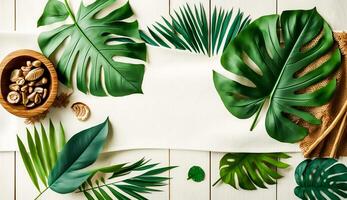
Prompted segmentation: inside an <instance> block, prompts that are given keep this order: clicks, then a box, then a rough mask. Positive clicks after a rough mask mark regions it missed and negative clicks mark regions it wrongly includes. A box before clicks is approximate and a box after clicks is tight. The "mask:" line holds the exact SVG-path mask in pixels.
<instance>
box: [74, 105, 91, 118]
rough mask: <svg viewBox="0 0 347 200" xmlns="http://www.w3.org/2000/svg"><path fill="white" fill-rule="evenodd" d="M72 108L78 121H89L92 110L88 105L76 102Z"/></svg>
mask: <svg viewBox="0 0 347 200" xmlns="http://www.w3.org/2000/svg"><path fill="white" fill-rule="evenodd" d="M71 108H72V110H73V112H74V113H75V115H76V117H77V119H78V120H81V121H85V120H87V119H88V117H89V115H90V110H89V107H88V106H87V105H86V104H84V103H82V102H76V103H74V104H72V106H71Z"/></svg>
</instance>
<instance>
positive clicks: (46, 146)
mask: <svg viewBox="0 0 347 200" xmlns="http://www.w3.org/2000/svg"><path fill="white" fill-rule="evenodd" d="M40 126H41V131H40V132H41V133H39V132H38V130H37V128H36V126H34V127H33V132H34V134H32V133H31V132H30V131H29V130H28V129H27V130H26V131H27V143H28V150H27V149H26V148H25V145H24V143H23V142H22V140H21V139H20V138H19V137H18V136H17V143H18V148H19V152H20V154H21V157H22V160H23V163H24V165H25V168H26V170H27V172H28V174H29V176H30V178H31V181H32V182H33V184H34V185H35V187H36V188H37V189H38V190H39V191H40V183H41V184H42V185H44V186H45V187H46V186H47V180H48V176H49V174H50V172H51V170H52V167H51V166H53V163H55V162H56V159H55V160H54V159H53V158H52V153H51V150H52V148H51V147H50V144H54V142H52V140H56V139H57V138H65V133H64V132H62V131H59V132H57V133H56V134H52V135H51V136H50V137H49V139H48V138H47V135H46V130H45V127H44V126H43V125H42V124H40ZM49 127H50V129H51V131H53V132H55V129H54V126H53V123H52V122H51V121H50V125H49ZM61 127H62V125H61ZM33 137H34V139H33ZM39 180H40V183H39Z"/></svg>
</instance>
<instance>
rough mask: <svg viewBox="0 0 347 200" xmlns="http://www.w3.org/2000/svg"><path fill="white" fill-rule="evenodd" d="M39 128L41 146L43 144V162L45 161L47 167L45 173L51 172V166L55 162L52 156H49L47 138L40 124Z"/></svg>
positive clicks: (49, 150) (49, 149)
mask: <svg viewBox="0 0 347 200" xmlns="http://www.w3.org/2000/svg"><path fill="white" fill-rule="evenodd" d="M40 126H41V136H42V144H43V152H44V154H45V158H46V159H45V160H46V166H47V171H49V172H50V171H51V170H52V168H53V165H54V163H55V161H56V160H53V158H52V155H51V148H50V145H49V141H48V137H47V134H46V130H45V127H44V126H43V125H42V123H41V124H40Z"/></svg>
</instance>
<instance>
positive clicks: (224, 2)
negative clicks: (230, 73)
mask: <svg viewBox="0 0 347 200" xmlns="http://www.w3.org/2000/svg"><path fill="white" fill-rule="evenodd" d="M71 1H80V0H71ZM130 1H131V3H132V6H133V7H134V10H135V11H136V12H137V15H138V18H139V19H140V20H139V21H140V23H141V28H144V27H145V26H146V25H150V24H152V23H153V22H154V21H156V20H158V19H159V17H160V16H161V15H164V16H167V15H168V13H169V12H170V10H172V9H174V8H177V7H178V6H180V5H182V4H184V3H185V2H189V3H197V2H202V3H203V4H204V5H205V6H206V8H209V7H214V6H215V5H219V6H223V7H224V8H232V7H235V8H240V9H241V10H242V11H244V12H245V13H246V14H250V15H251V16H252V18H253V19H254V18H257V17H259V16H261V15H265V14H271V13H276V12H277V13H278V12H281V11H282V10H287V9H298V8H305V9H306V8H312V7H314V6H316V7H317V8H318V10H319V12H320V13H321V14H322V15H323V16H324V17H325V18H326V20H327V21H328V22H329V23H330V24H331V25H332V26H333V28H334V29H335V30H347V23H346V17H347V12H345V11H346V9H347V1H345V0H305V1H302V0H130ZM45 2H46V1H45V0H0V31H30V30H33V29H34V28H35V27H36V20H37V19H38V16H39V14H40V13H41V9H42V8H43V4H44V3H45ZM0 45H1V44H0ZM0 134H1V133H0ZM13 134H15V133H13ZM192 142H197V141H192ZM223 155H224V153H217V152H195V151H183V150H170V149H165V150H131V151H125V152H116V153H112V154H108V155H103V157H104V158H108V162H109V163H115V162H121V161H135V160H137V159H140V158H142V157H146V158H150V159H152V160H153V161H154V162H161V163H162V165H175V166H179V168H176V169H174V170H172V171H171V172H170V176H171V177H172V179H171V180H170V181H169V184H168V185H167V186H166V187H163V188H162V189H163V192H160V193H154V194H150V195H147V197H148V198H149V199H154V200H166V199H170V200H191V199H197V200H211V199H212V200H224V199H225V200H226V199H236V200H242V199H248V200H251V199H266V200H275V199H277V200H291V199H297V198H296V197H295V196H294V193H293V189H294V187H295V181H294V177H293V173H294V170H295V167H296V166H297V164H298V163H299V162H301V161H302V160H303V157H302V156H301V154H300V153H294V154H291V156H292V158H291V159H289V160H286V161H287V162H288V163H289V164H291V165H292V166H291V167H290V168H289V169H286V170H281V171H280V173H282V174H283V175H284V176H285V177H284V178H283V179H280V180H279V181H278V183H277V185H273V186H270V187H269V188H268V189H259V190H256V191H242V190H235V189H233V188H231V187H229V186H226V185H223V184H219V185H217V186H215V187H212V186H211V184H213V182H214V181H216V180H217V179H218V178H219V170H218V165H219V160H220V158H221V157H222V156H223ZM341 161H342V162H344V163H347V158H343V159H341ZM193 165H199V166H201V167H202V168H203V169H204V170H205V172H206V179H205V181H203V182H201V183H194V182H192V181H187V180H186V179H187V171H188V169H189V168H190V167H191V166H193ZM168 175H169V174H168ZM36 194H37V193H36V190H35V188H34V187H33V186H32V184H31V182H30V179H29V177H28V175H27V174H26V171H25V167H24V166H23V163H22V161H21V158H20V155H19V154H18V152H0V200H12V199H18V200H28V199H33V198H34V197H35V196H36ZM41 199H49V200H56V199H61V200H63V199H83V197H81V196H78V195H75V194H74V195H57V194H55V193H53V192H47V194H45V195H43V196H42V198H41Z"/></svg>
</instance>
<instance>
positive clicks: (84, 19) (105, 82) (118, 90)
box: [38, 0, 146, 96]
mask: <svg viewBox="0 0 347 200" xmlns="http://www.w3.org/2000/svg"><path fill="white" fill-rule="evenodd" d="M115 1H116V0H96V1H95V2H94V3H92V4H90V5H88V6H85V5H84V4H83V3H81V5H80V7H79V10H78V14H77V16H75V15H74V13H73V12H72V10H71V9H70V7H69V5H68V2H67V0H65V2H64V3H62V2H60V1H58V0H49V1H48V3H47V5H46V7H45V10H44V13H43V14H42V16H41V18H40V19H39V21H38V26H44V25H49V24H53V23H56V22H61V21H65V19H67V18H68V17H70V18H71V19H72V23H70V24H69V23H65V24H64V25H62V26H59V27H58V28H55V29H54V30H51V31H48V32H44V33H42V34H40V36H39V39H38V43H39V46H40V48H41V50H42V52H43V53H44V54H45V55H46V56H49V57H53V54H54V53H57V52H59V51H58V49H59V48H60V47H61V48H62V55H61V56H60V58H59V61H58V63H57V71H58V77H59V80H60V81H61V82H62V83H63V84H65V85H68V86H71V85H72V80H71V79H72V76H73V73H74V72H76V83H77V87H78V89H79V90H80V91H82V92H84V93H87V92H90V93H91V94H92V95H95V96H106V95H107V94H109V95H112V96H124V95H129V94H133V93H142V89H141V85H142V80H143V75H144V65H143V64H141V63H140V62H141V61H144V60H145V59H146V46H145V44H144V43H138V42H136V39H140V34H139V30H138V23H137V21H134V20H130V21H129V18H130V17H132V16H133V12H132V10H131V8H130V5H129V3H125V4H124V5H123V6H121V7H120V8H117V9H115V10H113V11H112V12H110V13H109V14H107V15H106V16H104V17H100V16H99V14H100V13H101V12H102V11H103V10H104V9H106V8H108V7H109V6H110V5H111V4H112V3H114V2H115ZM124 58H127V59H128V60H129V61H130V60H131V63H129V62H125V61H121V60H124ZM129 58H130V59H129ZM88 84H89V86H88Z"/></svg>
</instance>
